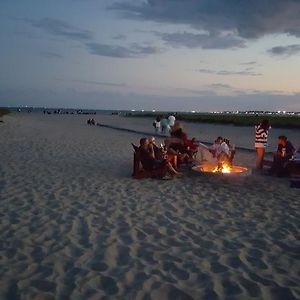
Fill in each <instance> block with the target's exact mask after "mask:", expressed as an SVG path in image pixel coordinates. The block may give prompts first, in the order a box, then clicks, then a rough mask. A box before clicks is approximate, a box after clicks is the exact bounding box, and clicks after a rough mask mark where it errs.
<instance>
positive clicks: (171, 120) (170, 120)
mask: <svg viewBox="0 0 300 300" xmlns="http://www.w3.org/2000/svg"><path fill="white" fill-rule="evenodd" d="M168 120H169V125H170V126H174V124H175V120H176V118H175V117H174V116H173V115H170V116H169V118H168Z"/></svg>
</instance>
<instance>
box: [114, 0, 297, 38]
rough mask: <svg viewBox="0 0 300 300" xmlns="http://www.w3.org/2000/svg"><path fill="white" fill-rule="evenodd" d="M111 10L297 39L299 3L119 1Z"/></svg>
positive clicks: (246, 34)
mask: <svg viewBox="0 0 300 300" xmlns="http://www.w3.org/2000/svg"><path fill="white" fill-rule="evenodd" d="M110 9H113V10H117V11H119V12H120V13H121V14H122V16H124V17H126V18H131V19H140V20H149V21H155V22H160V23H170V24H184V25H189V26H191V27H193V28H197V29H203V30H206V31H208V32H211V33H213V32H224V31H229V32H232V33H234V34H236V35H237V36H239V37H242V38H258V37H261V36H263V35H267V34H273V33H288V34H290V35H294V36H297V37H300V17H299V14H300V1H298V0H253V1H241V0H227V1H224V0H201V1H196V0H184V1H182V0H164V1H161V0H145V1H141V2H136V1H131V2H129V1H126V2H124V1H123V2H120V1H119V2H117V3H114V4H112V5H111V6H110Z"/></svg>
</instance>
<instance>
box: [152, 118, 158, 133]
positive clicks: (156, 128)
mask: <svg viewBox="0 0 300 300" xmlns="http://www.w3.org/2000/svg"><path fill="white" fill-rule="evenodd" d="M153 126H154V129H155V133H159V132H160V116H157V117H156V119H155V120H154V122H153Z"/></svg>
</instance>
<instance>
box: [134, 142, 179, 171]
mask: <svg viewBox="0 0 300 300" xmlns="http://www.w3.org/2000/svg"><path fill="white" fill-rule="evenodd" d="M139 151H140V157H141V163H142V166H143V168H144V169H145V170H154V169H159V168H162V169H165V171H166V173H169V174H171V175H181V173H180V172H178V171H176V170H175V169H174V168H173V166H172V165H171V163H170V162H168V160H167V159H157V158H155V153H154V147H153V144H152V142H151V141H150V140H149V139H147V138H142V139H140V146H139Z"/></svg>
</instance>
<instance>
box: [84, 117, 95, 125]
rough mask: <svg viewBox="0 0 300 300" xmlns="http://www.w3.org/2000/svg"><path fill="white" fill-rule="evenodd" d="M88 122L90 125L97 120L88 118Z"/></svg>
mask: <svg viewBox="0 0 300 300" xmlns="http://www.w3.org/2000/svg"><path fill="white" fill-rule="evenodd" d="M86 123H87V124H88V125H96V122H95V120H94V119H93V118H92V119H88V120H87V122H86Z"/></svg>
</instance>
